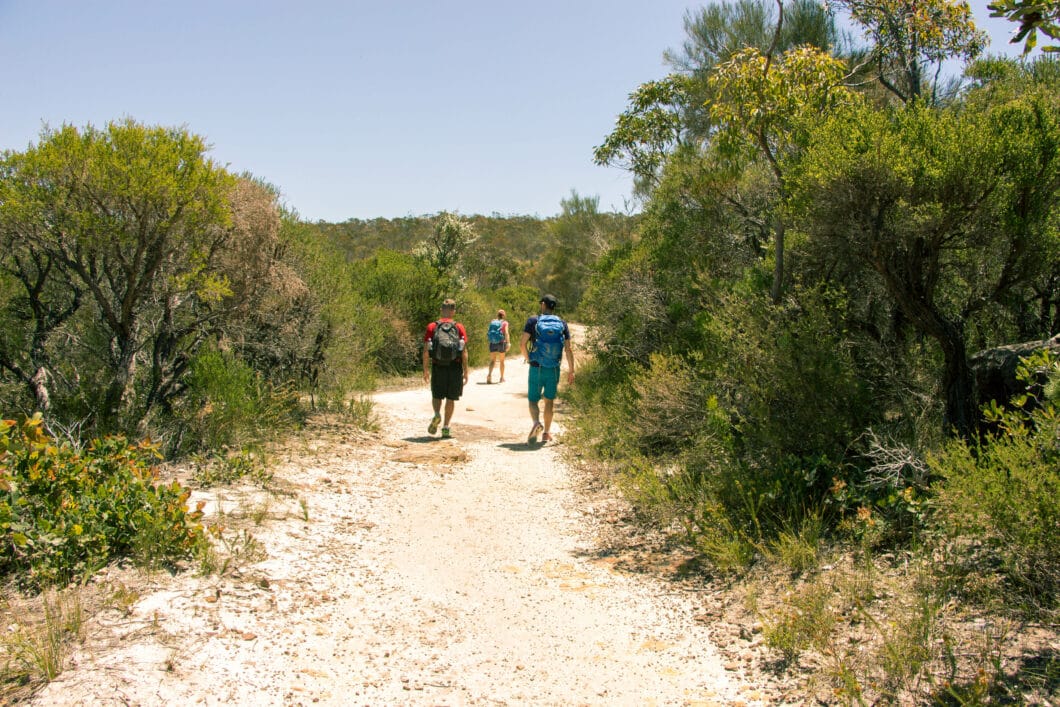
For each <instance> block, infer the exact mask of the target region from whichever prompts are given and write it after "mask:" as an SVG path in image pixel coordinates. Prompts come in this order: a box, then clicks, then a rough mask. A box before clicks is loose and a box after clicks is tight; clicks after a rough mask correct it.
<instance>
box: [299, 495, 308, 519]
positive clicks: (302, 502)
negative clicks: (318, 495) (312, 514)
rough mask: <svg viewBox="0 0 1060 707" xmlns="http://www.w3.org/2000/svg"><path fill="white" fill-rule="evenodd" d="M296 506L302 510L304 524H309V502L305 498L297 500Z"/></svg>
mask: <svg viewBox="0 0 1060 707" xmlns="http://www.w3.org/2000/svg"><path fill="white" fill-rule="evenodd" d="M298 505H299V507H300V508H301V509H302V520H303V521H304V522H306V523H308V522H309V501H307V500H306V499H305V498H299V499H298Z"/></svg>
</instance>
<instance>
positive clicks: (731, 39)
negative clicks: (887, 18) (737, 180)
mask: <svg viewBox="0 0 1060 707" xmlns="http://www.w3.org/2000/svg"><path fill="white" fill-rule="evenodd" d="M684 25H685V34H686V39H685V41H684V43H683V44H682V46H681V48H680V49H679V50H667V51H666V52H665V53H664V58H665V59H666V61H667V63H669V64H670V65H671V66H672V67H673V68H674V72H673V73H671V74H670V75H668V76H666V77H664V78H661V79H658V80H655V81H649V82H647V83H644V84H642V85H641V86H639V87H638V88H637V89H636V90H635V91H633V92H632V93H631V94H630V103H629V106H628V108H627V110H625V111H624V112H623V113H622V114H621V115H619V116H618V119H617V120H616V124H615V129H614V130H613V131H612V132H611V133H610V134H609V135H608V136H607V137H606V138H605V140H604V142H603V144H601V145H600V146H599V147H597V148H596V149H595V151H594V158H595V160H596V162H597V163H598V164H601V165H612V166H618V167H622V168H624V169H628V170H629V171H631V172H632V173H633V174H634V176H635V177H636V178H637V180H638V184H639V186H640V189H641V191H642V192H643V193H645V194H647V193H650V191H651V189H652V188H653V187H654V185H655V184H657V182H658V177H659V169H660V168H661V167H662V165H663V164H664V163H665V161H666V157H667V156H668V155H669V154H671V153H672V152H673V151H674V150H676V149H678V148H680V147H681V146H682V145H691V146H701V145H702V144H703V143H704V142H708V141H709V140H710V138H711V136H712V135H713V133H714V131H715V128H716V125H715V123H714V121H713V119H712V116H711V114H710V105H711V103H712V95H713V93H712V90H711V87H710V85H709V78H710V76H711V74H712V73H713V71H714V69H715V67H717V66H718V65H719V64H722V63H724V62H726V61H728V60H730V59H731V58H732V57H733V56H734V55H735V54H737V53H738V52H741V51H743V50H745V49H747V48H755V49H758V50H759V51H760V52H763V53H766V52H769V51H770V49H772V51H773V52H775V53H782V52H785V51H787V50H789V49H793V48H795V47H797V46H800V45H810V46H813V47H817V48H818V49H820V50H822V51H824V52H829V53H837V54H843V53H845V52H847V51H848V50H849V42H848V40H847V39H846V37H845V35H844V34H843V33H842V32H841V31H839V30H838V29H837V28H836V24H835V21H834V19H833V18H832V17H831V16H830V15H829V14H828V13H827V12H826V11H825V9H824V7H823V6H822V5H821V3H820V2H817V1H816V0H794V2H790V3H788V4H787V5H786V6H785V4H784V3H781V2H773V1H770V0H732V1H726V2H713V3H710V4H708V5H706V6H705V7H702V8H700V9H698V10H695V11H689V12H687V13H686V15H685V19H684Z"/></svg>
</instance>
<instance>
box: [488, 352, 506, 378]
mask: <svg viewBox="0 0 1060 707" xmlns="http://www.w3.org/2000/svg"><path fill="white" fill-rule="evenodd" d="M496 356H497V355H496V354H490V371H489V373H487V374H486V382H487V383H489V382H490V380H491V379H492V378H493V363H494V362H495V361H496ZM501 366H502V370H503V366H504V364H501ZM501 378H504V373H501Z"/></svg>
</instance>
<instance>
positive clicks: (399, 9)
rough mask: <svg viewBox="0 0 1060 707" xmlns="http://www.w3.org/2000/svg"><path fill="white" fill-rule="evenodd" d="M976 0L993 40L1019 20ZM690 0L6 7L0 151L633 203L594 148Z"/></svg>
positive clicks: (517, 207) (336, 195) (611, 205)
mask: <svg viewBox="0 0 1060 707" xmlns="http://www.w3.org/2000/svg"><path fill="white" fill-rule="evenodd" d="M987 2H988V0H973V2H972V7H973V10H974V12H975V16H976V20H977V22H979V23H980V25H981V26H983V27H984V28H986V29H988V30H989V31H990V32H991V34H992V36H993V38H994V43H993V47H992V51H993V52H995V53H997V52H1005V53H1014V52H1017V50H1016V49H1014V48H1010V47H1009V46H1008V45H1007V41H1008V38H1009V37H1008V36H1007V33H1009V32H1010V31H1011V29H1012V26H1011V25H1010V24H1009V23H1007V22H1004V21H1002V20H991V19H989V17H988V12H987V11H986V4H987ZM701 4H702V3H697V2H688V1H686V0H537V1H536V2H532V3H527V2H514V1H510V0H489V1H487V0H449V1H448V2H446V1H445V0H431V1H428V0H416V1H410V0H372V1H368V0H298V1H294V0H180V1H170V2H162V1H161V0H94V1H88V0H0V149H14V150H23V149H25V148H26V147H27V146H28V145H29V144H30V143H34V142H36V141H37V139H38V137H39V136H40V133H41V130H42V128H43V127H44V126H45V125H48V126H51V127H59V126H61V125H62V124H63V123H69V124H72V125H76V126H79V127H80V126H84V125H87V124H92V125H95V126H97V127H102V126H104V125H105V124H106V123H107V122H108V121H111V120H119V119H122V118H125V117H130V118H133V119H135V120H137V121H139V122H141V123H145V124H149V125H164V126H185V127H187V128H188V129H189V130H190V131H192V132H194V133H197V134H199V135H202V136H204V137H205V138H206V140H207V141H208V142H209V143H210V144H211V145H212V146H213V149H212V151H211V153H210V155H211V156H212V157H213V158H214V159H215V160H216V161H217V162H219V163H221V164H223V165H227V166H228V167H229V169H230V170H232V171H234V172H244V171H245V172H250V173H252V174H254V175H255V176H257V177H260V178H263V179H265V180H266V181H268V182H270V183H272V184H273V185H275V186H276V187H278V188H279V189H280V191H281V192H282V194H283V200H284V202H285V203H286V204H287V205H288V206H290V207H292V208H294V209H295V210H297V211H298V213H299V214H301V216H302V217H304V218H306V219H309V220H313V221H315V220H318V219H323V220H326V221H333V222H338V221H344V220H346V219H348V218H375V217H385V218H393V217H399V216H409V215H417V216H418V215H425V214H434V213H438V212H440V211H452V212H456V213H460V214H463V215H472V214H483V215H489V214H493V213H499V214H502V215H512V214H520V215H531V216H532V215H537V216H550V215H553V214H555V213H557V212H558V211H559V210H560V200H561V199H563V198H564V197H566V196H568V195H569V194H570V192H571V190H572V189H573V190H575V191H577V192H578V193H579V194H580V195H582V196H598V197H599V198H600V208H601V210H617V211H624V210H626V209H625V204H626V202H627V201H628V199H629V196H630V190H631V180H630V179H629V177H628V175H626V173H624V172H623V171H621V170H618V169H615V168H605V167H597V166H595V165H594V164H593V162H592V152H593V148H594V147H595V146H596V145H599V144H600V143H601V142H602V141H603V139H604V137H605V136H606V135H607V134H608V132H610V130H611V129H612V127H613V126H614V121H615V117H616V116H617V115H618V114H619V113H621V112H622V111H623V110H624V109H625V107H626V100H627V97H628V95H629V93H630V92H631V91H633V90H634V89H635V88H636V87H637V86H638V85H639V84H641V83H643V82H645V81H649V80H652V79H656V78H661V77H662V76H665V75H666V73H668V67H667V66H666V65H665V64H664V63H663V60H662V54H663V51H664V50H666V49H668V48H677V47H679V46H680V45H681V43H682V41H683V39H684V27H683V18H684V15H685V12H686V11H687V10H689V9H692V8H696V7H699V6H701Z"/></svg>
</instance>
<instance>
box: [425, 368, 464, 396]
mask: <svg viewBox="0 0 1060 707" xmlns="http://www.w3.org/2000/svg"><path fill="white" fill-rule="evenodd" d="M463 393H464V366H463V365H462V364H461V363H460V362H459V361H454V362H453V363H450V364H449V365H448V366H440V365H438V364H437V363H432V364H431V397H432V398H434V399H435V400H459V399H460V396H461V395H463Z"/></svg>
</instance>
